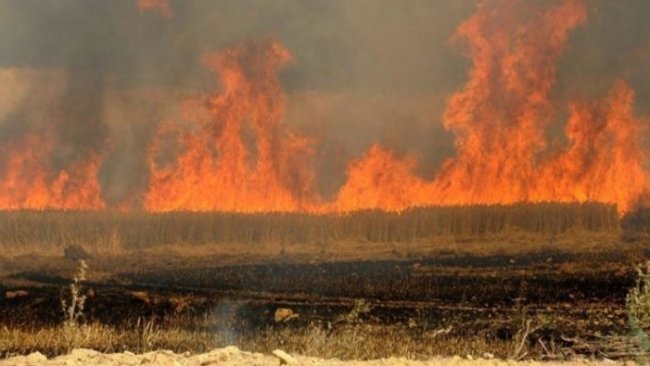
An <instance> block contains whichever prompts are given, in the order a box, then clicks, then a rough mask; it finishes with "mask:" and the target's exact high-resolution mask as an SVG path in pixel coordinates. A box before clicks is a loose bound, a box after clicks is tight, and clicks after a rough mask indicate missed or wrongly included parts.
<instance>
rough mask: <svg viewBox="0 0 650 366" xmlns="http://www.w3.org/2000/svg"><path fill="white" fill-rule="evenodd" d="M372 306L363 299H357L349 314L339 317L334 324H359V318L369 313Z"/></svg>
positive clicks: (360, 321)
mask: <svg viewBox="0 0 650 366" xmlns="http://www.w3.org/2000/svg"><path fill="white" fill-rule="evenodd" d="M371 310H372V305H371V304H370V303H369V302H368V301H366V300H365V299H357V300H356V301H355V302H354V307H352V310H350V312H349V313H347V314H343V315H341V316H339V317H338V318H337V319H336V320H335V323H348V324H360V323H362V320H361V316H362V315H366V314H368V313H370V311H371Z"/></svg>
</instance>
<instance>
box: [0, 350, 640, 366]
mask: <svg viewBox="0 0 650 366" xmlns="http://www.w3.org/2000/svg"><path fill="white" fill-rule="evenodd" d="M143 364H150V365H163V366H165V365H174V366H176V365H188V366H190V365H191V366H194V365H196V366H208V365H226V366H227V365H238V366H247V365H250V366H253V365H259V366H266V365H269V366H271V365H273V366H277V365H282V364H288V365H328V366H336V365H341V366H355V365H358V366H375V365H377V366H379V365H391V366H397V365H400V366H401V365H403V366H425V365H458V366H462V365H467V366H478V365H486V366H487V365H491V366H492V365H493V366H498V365H522V366H523V365H531V366H532V365H544V366H550V365H574V364H589V365H607V366H609V365H626V366H627V365H634V363H633V362H630V361H627V362H625V363H623V362H614V361H609V360H604V361H586V360H576V361H573V362H561V363H556V362H543V363H540V362H534V361H530V362H528V361H526V362H515V361H499V360H484V359H480V360H470V359H467V358H461V357H453V358H434V359H431V360H428V361H410V360H406V359H403V358H390V359H382V360H374V361H340V360H336V359H334V360H323V359H317V358H311V357H303V356H292V355H288V354H286V353H284V352H282V351H274V354H273V355H264V354H261V353H250V352H244V351H240V350H239V349H238V348H237V347H226V348H221V349H215V350H213V351H211V352H208V353H203V354H198V355H189V354H175V353H173V352H171V351H154V352H149V353H145V354H140V355H136V354H133V353H130V352H124V353H114V354H103V353H99V352H96V351H92V350H85V349H78V350H74V351H72V353H70V354H69V355H65V356H59V357H56V358H53V359H49V360H48V359H47V358H46V357H45V356H43V355H42V354H40V353H33V354H31V355H29V356H18V357H13V358H10V359H7V360H2V361H0V365H2V366H9V365H12V366H27V365H66V366H71V365H72V366H74V365H143Z"/></svg>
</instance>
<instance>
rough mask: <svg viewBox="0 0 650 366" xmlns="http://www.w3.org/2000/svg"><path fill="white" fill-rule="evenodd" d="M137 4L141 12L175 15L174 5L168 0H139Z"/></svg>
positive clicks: (167, 16)
mask: <svg viewBox="0 0 650 366" xmlns="http://www.w3.org/2000/svg"><path fill="white" fill-rule="evenodd" d="M137 6H138V9H140V13H145V12H152V13H157V14H160V15H162V16H163V17H165V18H171V17H172V16H173V15H174V11H173V10H172V6H171V5H170V4H169V2H168V1H167V0H137Z"/></svg>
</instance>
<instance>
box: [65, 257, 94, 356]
mask: <svg viewBox="0 0 650 366" xmlns="http://www.w3.org/2000/svg"><path fill="white" fill-rule="evenodd" d="M87 271H88V265H87V264H86V261H84V260H83V259H82V260H79V266H78V267H77V273H75V275H74V277H73V278H72V283H71V284H70V287H69V289H70V300H69V301H70V302H69V303H68V300H66V299H65V298H62V299H61V310H62V311H63V329H62V336H63V339H64V341H65V344H66V346H67V348H68V350H72V349H73V348H75V347H76V345H77V344H78V341H79V337H80V325H79V320H80V318H82V317H83V312H84V306H85V305H86V295H84V294H83V288H82V283H83V281H85V280H86V272H87Z"/></svg>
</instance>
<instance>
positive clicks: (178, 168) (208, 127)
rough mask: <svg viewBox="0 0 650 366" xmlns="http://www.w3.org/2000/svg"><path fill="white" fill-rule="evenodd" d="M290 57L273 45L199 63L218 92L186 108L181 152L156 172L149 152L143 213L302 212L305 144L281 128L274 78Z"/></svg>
mask: <svg viewBox="0 0 650 366" xmlns="http://www.w3.org/2000/svg"><path fill="white" fill-rule="evenodd" d="M291 60H292V55H291V54H290V53H289V52H288V51H287V50H285V49H284V48H283V47H282V46H281V45H280V44H279V43H277V42H275V41H269V42H259V43H248V44H242V45H239V46H235V47H233V48H231V49H228V50H226V51H224V52H222V53H219V54H215V55H210V56H208V57H206V58H205V63H206V65H207V66H208V67H209V68H210V69H211V70H213V71H214V72H215V73H216V74H217V75H218V76H219V78H220V81H221V85H222V90H221V91H219V92H218V93H215V94H214V95H211V96H208V97H205V98H202V103H196V102H195V103H190V104H189V105H190V107H189V109H190V111H189V113H188V114H192V116H200V115H203V117H202V118H201V117H197V118H196V119H195V121H196V123H195V125H193V126H192V127H193V130H188V131H185V132H184V133H183V134H182V141H181V144H182V146H183V148H184V151H183V152H182V153H181V154H179V156H178V157H177V158H176V159H175V161H174V162H173V163H172V164H167V165H164V166H162V167H160V166H159V165H158V164H157V163H156V157H157V156H158V153H159V152H160V151H159V150H160V147H159V144H155V145H154V148H153V149H152V152H151V156H150V166H151V179H150V186H149V190H148V192H147V194H146V198H145V208H146V209H147V210H151V211H170V210H191V211H238V212H258V211H296V210H306V209H308V207H309V204H310V199H312V198H313V197H311V195H310V192H311V188H310V187H311V183H312V179H313V172H312V170H311V167H310V164H309V161H310V156H311V155H312V147H311V144H310V141H309V139H307V138H305V137H302V136H299V135H297V134H295V133H293V132H292V131H290V130H289V129H288V128H287V127H286V126H285V125H284V124H283V122H282V115H283V111H284V103H285V101H284V95H283V93H282V90H281V87H280V83H279V80H278V79H277V71H278V69H279V68H281V67H282V66H284V65H285V64H287V63H288V62H290V61H291Z"/></svg>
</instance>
